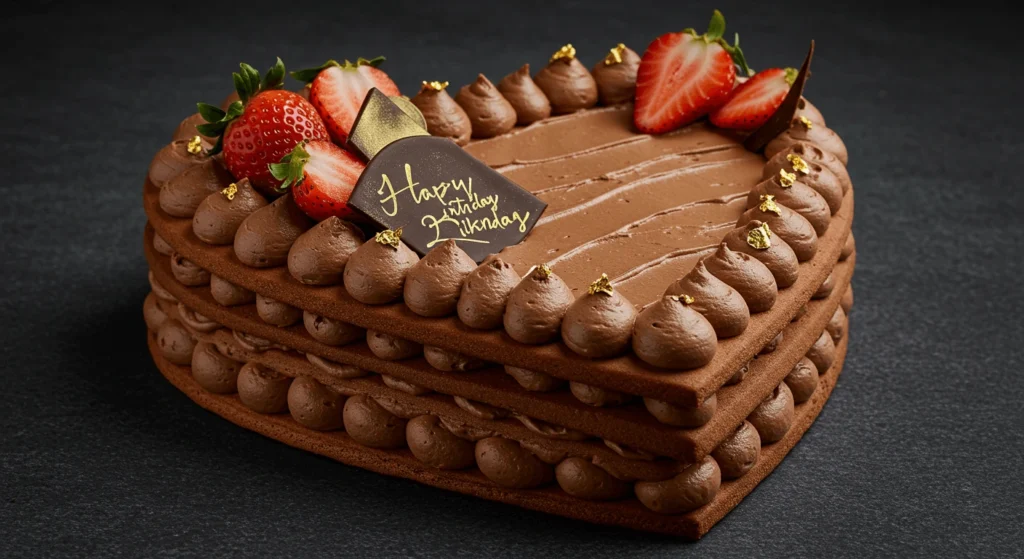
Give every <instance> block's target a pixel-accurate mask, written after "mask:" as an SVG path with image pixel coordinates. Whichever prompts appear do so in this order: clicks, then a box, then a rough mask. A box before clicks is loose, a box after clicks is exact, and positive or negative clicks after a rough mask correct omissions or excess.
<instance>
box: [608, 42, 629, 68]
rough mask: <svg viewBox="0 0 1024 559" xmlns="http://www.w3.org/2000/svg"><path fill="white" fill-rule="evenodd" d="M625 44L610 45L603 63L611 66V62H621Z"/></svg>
mask: <svg viewBox="0 0 1024 559" xmlns="http://www.w3.org/2000/svg"><path fill="white" fill-rule="evenodd" d="M625 50H626V45H624V44H622V43H619V44H617V45H615V46H614V47H612V48H611V49H610V50H609V51H608V56H606V57H604V65H605V66H611V65H612V64H622V53H623V52H625Z"/></svg>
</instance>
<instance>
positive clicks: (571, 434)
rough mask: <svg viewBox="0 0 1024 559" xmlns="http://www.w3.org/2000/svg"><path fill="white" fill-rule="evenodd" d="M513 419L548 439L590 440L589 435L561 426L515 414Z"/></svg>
mask: <svg viewBox="0 0 1024 559" xmlns="http://www.w3.org/2000/svg"><path fill="white" fill-rule="evenodd" d="M515 418H516V419H517V420H519V423H522V424H523V427H526V428H527V429H529V430H530V431H533V432H534V433H537V434H538V435H540V436H542V437H547V438H549V439H559V440H563V441H583V440H586V439H589V438H591V437H590V435H588V434H586V433H584V432H583V431H577V430H575V429H570V428H568V427H563V426H561V425H555V424H553V423H548V422H546V421H541V420H539V419H533V418H532V417H527V416H525V415H520V414H515Z"/></svg>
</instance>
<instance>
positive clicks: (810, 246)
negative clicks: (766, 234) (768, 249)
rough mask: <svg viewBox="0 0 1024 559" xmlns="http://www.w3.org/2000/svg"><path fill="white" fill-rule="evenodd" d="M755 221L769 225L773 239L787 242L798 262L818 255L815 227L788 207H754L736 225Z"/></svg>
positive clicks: (780, 205)
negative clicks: (763, 208)
mask: <svg viewBox="0 0 1024 559" xmlns="http://www.w3.org/2000/svg"><path fill="white" fill-rule="evenodd" d="M763 202H764V201H762V203H763ZM754 220H758V221H762V222H764V223H767V224H768V227H769V228H771V230H772V238H775V237H778V238H780V239H782V240H784V241H786V244H787V245H789V248H791V249H793V254H795V255H796V259H797V260H798V261H800V262H806V261H808V260H810V259H811V258H814V255H815V254H817V253H818V234H817V233H815V232H814V226H812V225H811V222H809V221H807V218H805V217H804V216H802V215H800V214H798V213H796V212H795V211H793V210H791V209H789V208H787V207H786V206H783V205H782V204H775V205H774V206H773V209H772V210H762V209H761V206H754V207H753V208H750V209H749V210H747V211H746V212H744V213H743V215H742V216H740V219H739V221H737V222H736V225H737V226H738V227H739V226H743V225H747V224H748V223H750V222H751V221H754Z"/></svg>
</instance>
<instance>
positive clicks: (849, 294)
mask: <svg viewBox="0 0 1024 559" xmlns="http://www.w3.org/2000/svg"><path fill="white" fill-rule="evenodd" d="M839 306H840V307H842V309H843V312H845V313H846V314H850V309H852V308H853V287H852V286H851V287H847V288H846V293H843V298H842V299H840V300H839Z"/></svg>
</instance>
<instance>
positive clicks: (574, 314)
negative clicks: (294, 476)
mask: <svg viewBox="0 0 1024 559" xmlns="http://www.w3.org/2000/svg"><path fill="white" fill-rule="evenodd" d="M603 279H605V280H607V276H603ZM599 282H600V280H599V281H598V282H595V285H597V284H598V283H599ZM635 319H636V308H635V307H634V306H633V303H630V302H629V299H626V297H625V296H624V295H622V293H620V292H619V291H617V290H615V289H614V288H613V287H612V286H611V284H610V283H608V284H607V288H606V289H604V290H599V289H594V288H593V286H592V289H590V290H589V292H588V293H586V294H584V295H583V296H582V297H579V298H578V299H576V300H575V301H574V302H573V303H572V305H571V306H569V310H568V311H566V313H565V318H564V319H563V320H562V341H563V342H565V345H566V346H568V347H569V349H571V350H573V351H574V352H576V353H578V354H580V355H582V356H584V357H589V358H591V359H604V358H607V357H614V356H616V355H620V354H622V353H624V352H625V351H626V350H627V349H628V348H629V341H630V337H631V336H632V334H633V321H634V320H635Z"/></svg>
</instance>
